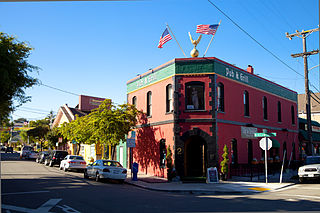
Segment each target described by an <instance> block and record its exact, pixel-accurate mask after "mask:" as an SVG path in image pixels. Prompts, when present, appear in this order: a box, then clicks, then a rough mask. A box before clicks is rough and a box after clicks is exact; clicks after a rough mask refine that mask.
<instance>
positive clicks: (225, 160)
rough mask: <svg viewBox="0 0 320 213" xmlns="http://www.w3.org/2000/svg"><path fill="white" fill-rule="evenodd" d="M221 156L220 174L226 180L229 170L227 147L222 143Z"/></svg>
mask: <svg viewBox="0 0 320 213" xmlns="http://www.w3.org/2000/svg"><path fill="white" fill-rule="evenodd" d="M222 158H223V160H222V161H221V163H220V166H221V174H222V179H223V180H226V179H227V175H228V172H229V149H228V147H227V145H224V147H223V154H222Z"/></svg>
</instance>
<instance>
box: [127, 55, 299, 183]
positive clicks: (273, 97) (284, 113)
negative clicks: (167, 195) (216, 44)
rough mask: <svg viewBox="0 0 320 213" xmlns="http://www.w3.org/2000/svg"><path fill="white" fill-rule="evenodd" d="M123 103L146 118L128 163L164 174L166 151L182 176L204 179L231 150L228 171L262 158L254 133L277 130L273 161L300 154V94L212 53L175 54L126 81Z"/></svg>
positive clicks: (270, 156) (273, 138)
mask: <svg viewBox="0 0 320 213" xmlns="http://www.w3.org/2000/svg"><path fill="white" fill-rule="evenodd" d="M127 97H128V103H131V104H134V105H135V106H136V107H137V108H138V109H139V110H142V111H143V112H144V113H145V115H144V116H142V117H141V118H140V122H139V124H138V126H137V129H136V147H135V148H132V152H131V162H137V163H138V164H139V172H143V173H147V174H150V175H156V176H162V177H167V173H166V167H165V160H164V158H165V154H166V152H165V151H166V148H167V147H170V149H171V151H172V153H173V162H174V167H175V169H176V171H177V174H178V175H179V176H180V177H181V178H184V177H201V176H202V177H205V176H206V171H207V168H209V167H217V168H219V165H220V162H221V160H222V154H223V147H224V145H227V147H228V148H229V159H230V165H231V170H232V169H233V168H237V166H240V165H251V164H252V163H254V162H259V161H260V160H261V158H263V157H264V151H262V149H261V148H260V147H259V140H260V139H261V138H255V137H254V133H257V132H263V131H267V132H268V133H270V132H274V133H276V137H272V138H271V139H272V146H273V147H272V148H271V149H270V150H269V151H268V155H269V156H268V159H269V160H270V161H274V162H279V161H280V160H282V159H283V153H284V151H285V150H286V156H285V157H286V159H287V160H289V159H291V160H296V159H297V158H298V148H299V147H298V125H297V93H296V92H294V91H292V90H289V89H287V88H285V87H282V86H280V85H278V84H275V83H273V82H271V81H268V80H266V79H263V78H261V77H259V76H257V75H255V74H254V72H253V68H252V67H251V66H248V68H247V70H243V69H240V68H238V67H235V66H233V65H231V64H229V63H227V62H224V61H222V60H219V59H217V58H179V59H174V60H171V61H169V62H168V63H166V64H163V65H161V66H159V67H157V68H156V69H153V70H150V71H148V72H146V73H144V74H142V75H139V76H137V77H136V78H134V79H132V80H130V81H128V82H127Z"/></svg>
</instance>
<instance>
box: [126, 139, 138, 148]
mask: <svg viewBox="0 0 320 213" xmlns="http://www.w3.org/2000/svg"><path fill="white" fill-rule="evenodd" d="M127 147H132V148H133V147H136V139H132V138H128V139H127Z"/></svg>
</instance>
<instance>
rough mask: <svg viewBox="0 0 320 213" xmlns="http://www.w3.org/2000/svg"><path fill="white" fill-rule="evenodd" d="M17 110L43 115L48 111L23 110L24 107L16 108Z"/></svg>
mask: <svg viewBox="0 0 320 213" xmlns="http://www.w3.org/2000/svg"><path fill="white" fill-rule="evenodd" d="M17 110H19V111H23V112H31V113H35V114H44V115H48V113H45V112H34V111H31V110H24V109H17Z"/></svg>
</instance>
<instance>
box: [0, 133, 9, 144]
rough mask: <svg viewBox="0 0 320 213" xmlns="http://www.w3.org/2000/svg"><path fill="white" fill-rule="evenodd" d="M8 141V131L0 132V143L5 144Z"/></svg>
mask: <svg viewBox="0 0 320 213" xmlns="http://www.w3.org/2000/svg"><path fill="white" fill-rule="evenodd" d="M9 139H10V133H9V132H8V131H1V132H0V142H1V143H7V142H8V140H9Z"/></svg>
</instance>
